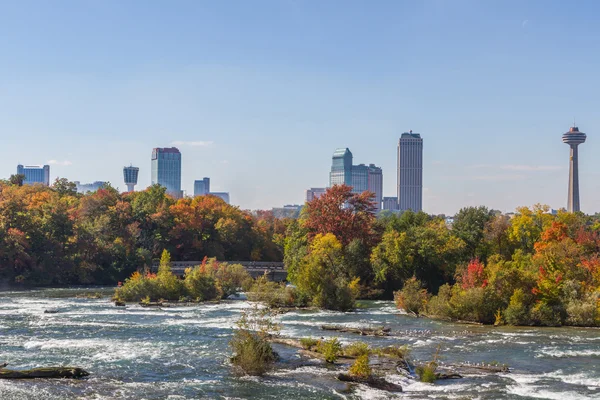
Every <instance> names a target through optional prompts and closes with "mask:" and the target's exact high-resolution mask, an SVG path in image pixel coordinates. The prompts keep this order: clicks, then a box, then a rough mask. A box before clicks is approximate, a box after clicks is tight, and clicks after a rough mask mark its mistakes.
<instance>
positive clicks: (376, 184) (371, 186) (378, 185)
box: [367, 164, 383, 211]
mask: <svg viewBox="0 0 600 400" xmlns="http://www.w3.org/2000/svg"><path fill="white" fill-rule="evenodd" d="M367 189H368V190H369V192H372V193H373V194H374V195H375V199H374V201H375V208H376V209H377V211H380V210H381V200H382V199H383V171H382V170H381V168H379V167H376V166H375V165H374V164H369V182H368V185H367Z"/></svg>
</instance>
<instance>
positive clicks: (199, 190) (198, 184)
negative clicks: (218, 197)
mask: <svg viewBox="0 0 600 400" xmlns="http://www.w3.org/2000/svg"><path fill="white" fill-rule="evenodd" d="M209 193H210V178H203V179H201V180H195V181H194V196H204V195H206V194H209Z"/></svg>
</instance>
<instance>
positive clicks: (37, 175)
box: [17, 164, 50, 186]
mask: <svg viewBox="0 0 600 400" xmlns="http://www.w3.org/2000/svg"><path fill="white" fill-rule="evenodd" d="M17 174H20V175H24V176H25V179H24V180H23V184H24V185H33V184H35V183H41V184H42V185H46V186H50V166H49V165H43V166H41V165H26V166H23V165H21V164H19V165H17Z"/></svg>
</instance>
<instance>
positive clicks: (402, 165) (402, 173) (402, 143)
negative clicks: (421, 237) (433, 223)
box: [398, 131, 423, 212]
mask: <svg viewBox="0 0 600 400" xmlns="http://www.w3.org/2000/svg"><path fill="white" fill-rule="evenodd" d="M398 207H399V208H400V210H401V211H406V210H412V211H414V212H419V211H421V210H422V209H423V139H422V138H421V135H420V134H418V133H413V132H412V131H410V132H405V133H403V134H402V135H401V136H400V139H399V140H398Z"/></svg>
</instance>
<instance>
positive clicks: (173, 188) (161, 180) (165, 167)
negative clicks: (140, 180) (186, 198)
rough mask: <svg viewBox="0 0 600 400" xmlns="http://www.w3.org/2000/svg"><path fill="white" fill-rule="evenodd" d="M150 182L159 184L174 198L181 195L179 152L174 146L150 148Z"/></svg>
mask: <svg viewBox="0 0 600 400" xmlns="http://www.w3.org/2000/svg"><path fill="white" fill-rule="evenodd" d="M151 166H152V168H151V174H152V184H153V185H155V184H159V185H161V186H163V187H165V188H166V189H167V193H169V194H170V195H171V196H173V197H175V198H181V197H183V192H182V191H181V153H180V152H179V149H177V148H176V147H166V148H161V147H157V148H155V149H153V150H152V161H151Z"/></svg>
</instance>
